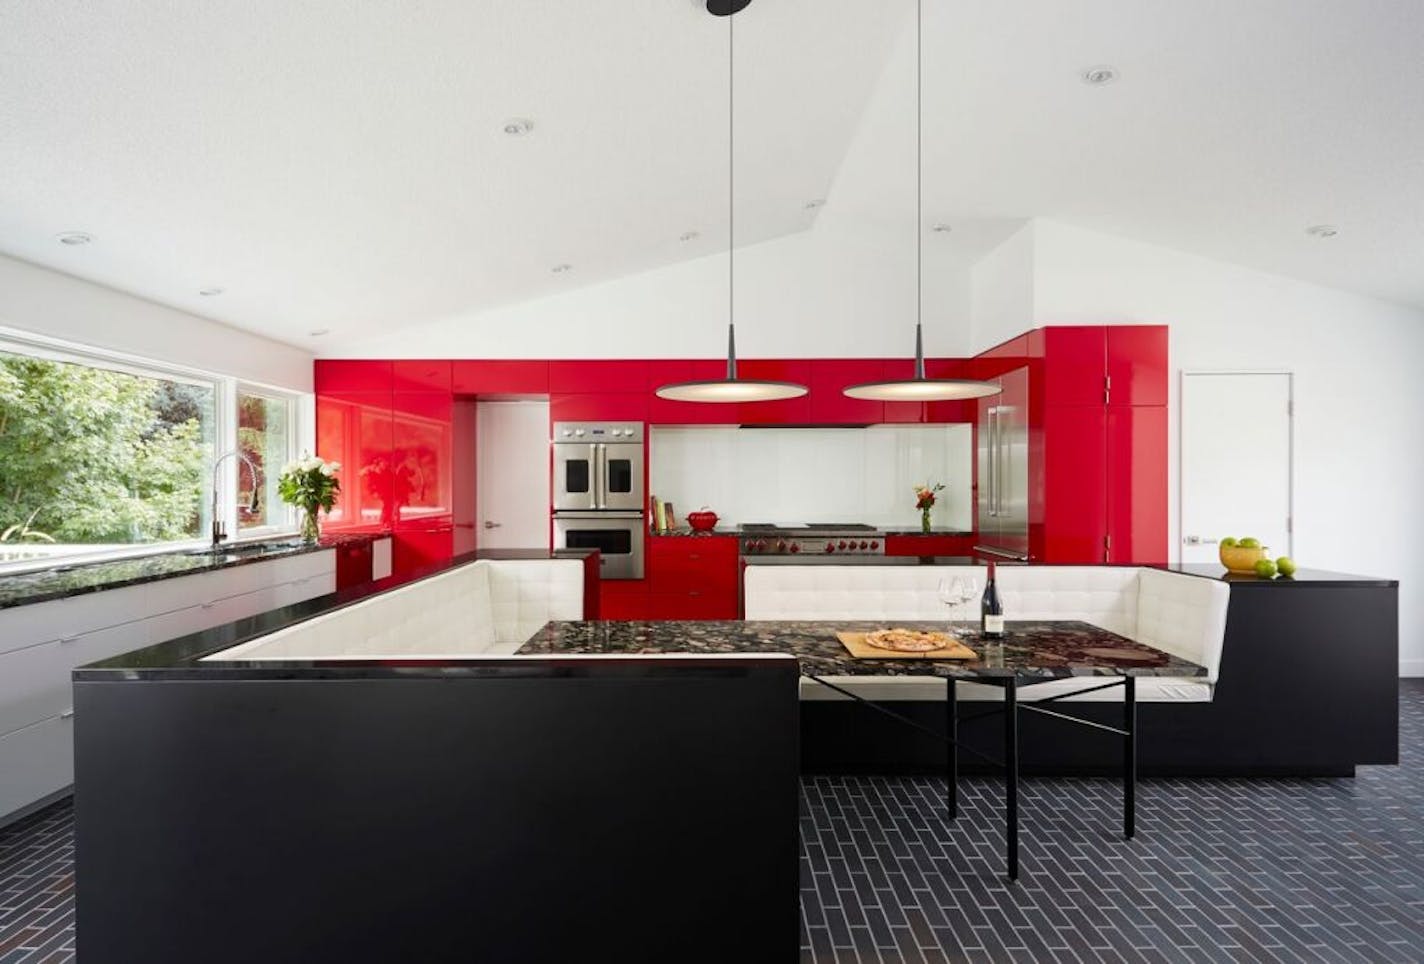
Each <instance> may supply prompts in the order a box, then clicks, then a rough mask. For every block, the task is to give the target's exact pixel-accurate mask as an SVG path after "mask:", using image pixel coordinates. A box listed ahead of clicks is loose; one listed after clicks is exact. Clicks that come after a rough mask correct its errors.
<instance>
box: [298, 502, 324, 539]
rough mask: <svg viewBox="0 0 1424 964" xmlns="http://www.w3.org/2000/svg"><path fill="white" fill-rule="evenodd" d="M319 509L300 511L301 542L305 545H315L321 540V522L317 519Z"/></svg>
mask: <svg viewBox="0 0 1424 964" xmlns="http://www.w3.org/2000/svg"><path fill="white" fill-rule="evenodd" d="M320 511H321V510H320V509H305V510H303V511H302V541H303V542H305V543H306V544H307V545H309V546H310V545H315V544H316V541H317V540H318V539H320V538H321V522H320V521H319V520H318V518H317V514H318V513H319V512H320Z"/></svg>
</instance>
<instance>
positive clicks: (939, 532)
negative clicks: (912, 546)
mask: <svg viewBox="0 0 1424 964" xmlns="http://www.w3.org/2000/svg"><path fill="white" fill-rule="evenodd" d="M879 531H880V532H881V533H883V534H884V535H887V536H972V535H974V532H973V530H972V529H941V528H939V527H937V526H932V527H931V528H930V531H929V532H926V531H925V530H924V529H922V528H921V527H920V526H884V527H881V528H880V529H879Z"/></svg>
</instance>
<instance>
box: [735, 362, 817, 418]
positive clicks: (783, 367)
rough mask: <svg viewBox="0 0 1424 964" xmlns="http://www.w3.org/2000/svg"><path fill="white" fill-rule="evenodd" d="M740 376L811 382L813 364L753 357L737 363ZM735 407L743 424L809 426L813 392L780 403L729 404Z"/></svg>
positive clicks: (803, 382) (756, 378)
mask: <svg viewBox="0 0 1424 964" xmlns="http://www.w3.org/2000/svg"><path fill="white" fill-rule="evenodd" d="M737 377H738V378H746V379H755V380H766V381H774V382H796V383H797V384H799V385H809V384H810V381H811V363H810V362H809V361H796V360H793V359H780V358H753V359H748V360H747V361H738V362H737ZM727 407H729V408H733V409H735V410H736V413H737V415H736V422H737V423H739V424H741V425H806V424H809V423H810V422H811V398H810V395H802V396H801V397H800V398H790V399H785V400H783V401H779V402H744V403H742V404H740V405H731V406H727Z"/></svg>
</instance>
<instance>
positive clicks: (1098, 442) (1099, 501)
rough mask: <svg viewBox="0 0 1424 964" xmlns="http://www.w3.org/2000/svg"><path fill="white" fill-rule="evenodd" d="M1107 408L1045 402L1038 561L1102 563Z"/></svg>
mask: <svg viewBox="0 0 1424 964" xmlns="http://www.w3.org/2000/svg"><path fill="white" fill-rule="evenodd" d="M1107 412H1108V410H1107V407H1106V406H1105V405H1103V404H1102V403H1101V402H1099V403H1098V404H1096V405H1049V406H1047V407H1046V408H1045V409H1044V423H1043V439H1044V442H1043V488H1044V506H1043V526H1042V537H1041V538H1042V544H1041V545H1039V546H1035V547H1034V553H1033V554H1034V556H1035V558H1036V559H1037V560H1038V561H1042V562H1056V563H1089V562H1106V561H1108V556H1107V535H1108V520H1107V514H1108V498H1107V484H1108V483H1107V475H1108V454H1107Z"/></svg>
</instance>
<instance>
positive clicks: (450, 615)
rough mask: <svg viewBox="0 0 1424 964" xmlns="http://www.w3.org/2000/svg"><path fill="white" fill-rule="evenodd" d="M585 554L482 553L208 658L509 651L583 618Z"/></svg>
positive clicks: (412, 655)
mask: <svg viewBox="0 0 1424 964" xmlns="http://www.w3.org/2000/svg"><path fill="white" fill-rule="evenodd" d="M583 581H584V569H583V562H582V560H578V559H519V560H504V559H500V560H487V559H481V560H479V561H477V562H472V563H469V564H467V565H463V566H459V567H457V568H455V569H451V570H450V571H448V572H442V573H440V574H439V575H436V576H431V577H429V578H426V579H421V580H419V581H417V582H413V583H410V584H409V585H406V586H401V587H400V588H398V589H393V590H391V591H389V592H384V593H381V594H379V595H376V596H372V597H371V598H369V599H364V600H362V601H361V602H358V603H356V604H354V605H351V606H347V607H345V608H343V609H337V610H335V611H333V612H330V613H326V614H325V615H322V616H317V617H316V618H314V619H310V620H307V621H306V622H303V623H298V624H296V625H295V626H289V627H287V628H286V629H282V630H278V631H277V632H275V633H272V634H270V635H268V636H262V637H260V638H258V639H254V640H251V641H249V642H246V643H242V644H241V645H238V646H233V647H231V648H229V649H225V650H223V651H222V652H220V653H215V654H213V655H212V656H209V657H207V659H213V660H228V659H346V658H357V659H361V658H366V659H420V658H424V657H451V656H455V657H459V656H478V655H482V654H483V655H500V654H506V653H512V652H514V651H515V650H516V649H518V648H519V646H520V645H521V644H523V642H524V641H525V640H527V639H528V638H529V637H530V636H532V635H533V634H534V632H535V631H536V630H538V629H539V627H540V626H543V625H544V623H546V622H548V621H549V620H551V619H582V618H583V588H584V587H583Z"/></svg>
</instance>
